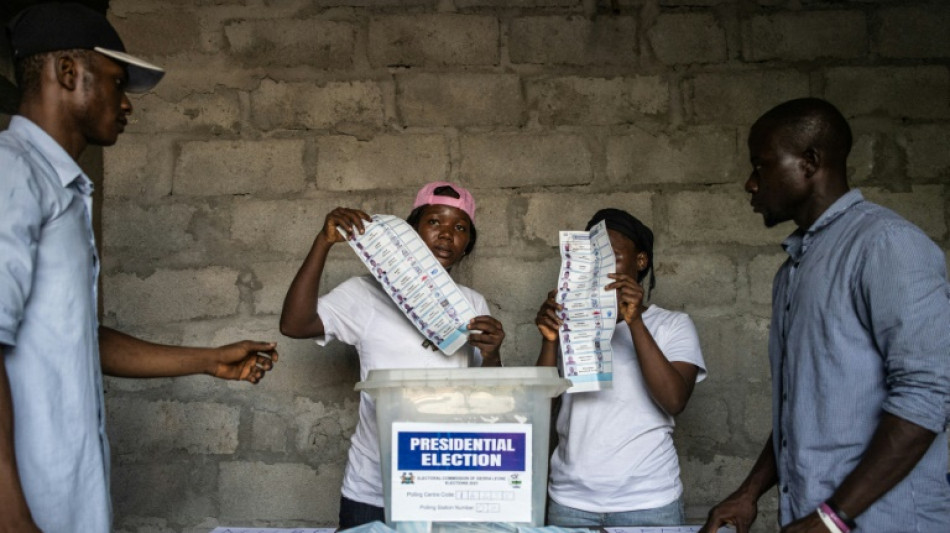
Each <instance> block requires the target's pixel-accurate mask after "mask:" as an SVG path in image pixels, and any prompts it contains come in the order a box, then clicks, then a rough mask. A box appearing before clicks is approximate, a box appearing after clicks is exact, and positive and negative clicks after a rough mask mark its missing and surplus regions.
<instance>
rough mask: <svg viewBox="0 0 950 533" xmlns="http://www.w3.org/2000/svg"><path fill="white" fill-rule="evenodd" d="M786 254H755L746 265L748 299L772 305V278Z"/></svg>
mask: <svg viewBox="0 0 950 533" xmlns="http://www.w3.org/2000/svg"><path fill="white" fill-rule="evenodd" d="M786 259H788V254H785V253H781V254H769V255H757V256H755V257H753V258H752V261H750V262H749V263H748V265H747V267H746V268H747V271H748V275H749V301H751V302H752V303H755V304H762V305H769V306H771V305H772V280H773V279H774V278H775V273H776V272H778V269H779V267H780V266H782V263H784V262H785V260H786Z"/></svg>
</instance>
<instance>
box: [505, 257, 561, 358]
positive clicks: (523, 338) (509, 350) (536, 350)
mask: <svg viewBox="0 0 950 533" xmlns="http://www.w3.org/2000/svg"><path fill="white" fill-rule="evenodd" d="M555 275H557V274H555ZM546 296H547V295H544V294H542V295H539V297H538V305H537V309H535V311H534V313H531V312H530V311H525V312H523V313H522V314H523V316H524V318H523V319H522V323H520V324H513V325H510V326H509V325H508V324H505V331H506V332H509V333H508V334H509V335H511V334H512V333H511V331H513V333H514V339H513V340H514V342H509V339H505V344H504V345H503V347H502V348H503V350H504V353H502V357H503V360H504V362H505V366H534V364H535V363H536V362H537V361H538V354H540V353H541V332H540V331H538V326H536V325H535V324H534V319H535V316H536V315H537V311H538V309H540V308H541V304H542V303H543V302H544V298H545V297H546ZM509 330H511V331H509Z"/></svg>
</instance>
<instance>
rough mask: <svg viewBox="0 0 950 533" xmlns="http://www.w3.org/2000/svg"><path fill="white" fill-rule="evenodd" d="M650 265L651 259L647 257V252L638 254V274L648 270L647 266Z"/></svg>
mask: <svg viewBox="0 0 950 533" xmlns="http://www.w3.org/2000/svg"><path fill="white" fill-rule="evenodd" d="M649 264H650V258H649V257H647V253H646V252H639V253H638V254H637V272H643V271H644V270H646V269H647V265H649Z"/></svg>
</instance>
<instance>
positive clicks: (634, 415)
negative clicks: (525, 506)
mask: <svg viewBox="0 0 950 533" xmlns="http://www.w3.org/2000/svg"><path fill="white" fill-rule="evenodd" d="M602 220H603V221H606V226H607V233H608V235H609V237H610V244H611V247H612V248H613V252H614V256H615V258H616V268H615V273H613V274H610V275H609V277H610V278H611V279H612V280H613V281H612V282H611V283H609V284H608V285H606V286H605V287H604V288H603V290H605V291H616V293H617V312H618V321H617V325H616V328H615V329H614V331H613V335H612V336H611V338H610V343H611V348H612V349H613V361H612V363H611V364H610V365H609V366H605V367H604V370H605V371H607V372H610V371H611V369H612V373H613V376H612V378H613V379H612V388H609V389H606V390H600V391H596V392H583V393H574V394H564V395H563V397H562V398H561V402H562V403H561V409H560V412H559V413H558V416H557V423H556V428H557V434H558V444H557V448H555V450H554V453H553V455H552V457H551V474H550V483H549V485H548V496H549V499H548V516H547V523H548V524H551V525H558V526H565V527H606V526H672V525H680V524H683V523H684V521H685V516H684V510H683V500H682V495H683V485H682V483H681V482H680V478H679V462H678V460H677V456H676V450H675V448H674V447H673V439H672V433H673V425H674V423H673V416H675V415H677V414H679V413H680V412H682V411H683V409H684V408H685V407H686V403H687V402H688V401H689V397H690V395H691V394H692V392H693V386H694V384H695V383H697V382H699V381H702V380H703V379H705V377H706V368H705V362H704V361H703V355H702V351H701V350H700V347H699V338H698V336H697V335H696V328H695V327H694V326H693V322H692V321H691V320H690V318H689V317H688V316H687V315H686V314H685V313H681V312H677V311H668V310H666V309H662V308H660V307H658V306H656V305H649V306H648V305H646V304H645V301H646V300H647V299H648V298H649V291H650V290H652V289H653V287H654V285H655V276H654V274H653V232H652V231H651V230H650V228H648V227H647V226H646V225H644V224H643V223H642V222H640V221H639V220H638V219H637V218H636V217H634V216H633V215H631V214H630V213H627V212H626V211H623V210H620V209H602V210H600V211H598V212H597V213H596V214H595V215H594V216H593V218H591V220H590V222H588V223H587V229H588V230H589V229H590V228H592V227H593V226H594V225H596V224H597V223H599V222H600V221H602ZM646 279H649V282H648V283H649V284H648V289H647V291H644V288H643V285H642V283H643V282H644V280H646ZM561 311H562V306H561V305H560V304H558V303H557V302H556V300H555V291H551V292H550V293H548V298H547V300H545V302H544V303H543V304H542V305H541V309H540V310H539V311H538V315H537V317H536V319H535V323H536V325H537V326H538V330H539V331H540V332H541V335H542V337H543V341H542V346H541V354H540V355H539V356H538V362H537V364H538V366H557V363H558V358H559V357H561V354H560V350H559V344H558V333H559V332H560V331H562V330H563V323H562V320H561V319H560V318H559V315H560V312H561ZM579 355H580V354H577V355H575V356H574V357H575V358H578V357H579Z"/></svg>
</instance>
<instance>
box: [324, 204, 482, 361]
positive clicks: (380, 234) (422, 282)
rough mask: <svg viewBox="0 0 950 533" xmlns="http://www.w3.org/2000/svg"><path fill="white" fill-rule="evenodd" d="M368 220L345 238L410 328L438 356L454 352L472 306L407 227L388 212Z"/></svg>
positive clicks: (465, 335)
mask: <svg viewBox="0 0 950 533" xmlns="http://www.w3.org/2000/svg"><path fill="white" fill-rule="evenodd" d="M372 219H373V220H372V222H369V223H366V222H364V224H363V229H364V232H363V234H362V235H360V234H358V233H357V234H356V235H355V236H353V237H348V239H347V242H348V243H349V244H350V246H351V247H352V248H353V250H354V251H355V252H356V255H357V256H359V258H360V260H361V261H363V264H365V265H366V268H368V269H369V271H370V273H371V274H372V275H373V277H375V278H376V279H377V280H378V281H379V283H380V285H382V287H383V290H385V291H386V294H388V295H389V297H390V298H392V299H393V302H395V303H396V306H397V307H399V310H400V311H402V312H403V314H405V315H406V317H407V318H408V319H409V321H410V322H412V324H413V325H414V326H415V327H416V329H418V330H419V332H420V333H422V335H423V336H424V337H425V338H426V339H428V340H429V341H430V342H431V343H432V344H433V345H435V346H438V347H439V349H440V350H442V352H443V353H444V354H446V355H452V354H454V353H455V352H456V351H457V350H458V349H459V348H461V347H462V346H463V345H464V344H465V343H466V342H467V341H468V334H469V333H470V331H469V330H468V322H469V321H470V320H471V319H473V318H475V309H474V308H472V305H471V304H470V303H468V300H466V299H465V296H463V295H462V291H460V290H459V288H458V285H456V284H455V281H453V280H452V278H451V276H449V273H448V272H446V270H445V269H444V268H442V264H441V263H439V260H438V259H436V258H435V256H434V255H432V252H431V251H430V250H429V248H428V247H427V246H426V245H425V243H424V242H422V239H421V238H419V234H418V233H416V230H414V229H413V228H412V226H410V225H409V224H408V223H406V221H405V220H403V219H401V218H399V217H396V216H393V215H373V216H372ZM337 229H338V230H339V231H340V233H343V234H344V236H347V235H346V232H345V231H344V230H343V229H341V228H339V227H338V228H337Z"/></svg>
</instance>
